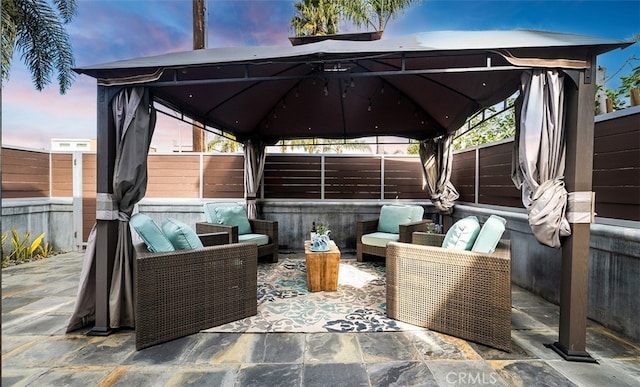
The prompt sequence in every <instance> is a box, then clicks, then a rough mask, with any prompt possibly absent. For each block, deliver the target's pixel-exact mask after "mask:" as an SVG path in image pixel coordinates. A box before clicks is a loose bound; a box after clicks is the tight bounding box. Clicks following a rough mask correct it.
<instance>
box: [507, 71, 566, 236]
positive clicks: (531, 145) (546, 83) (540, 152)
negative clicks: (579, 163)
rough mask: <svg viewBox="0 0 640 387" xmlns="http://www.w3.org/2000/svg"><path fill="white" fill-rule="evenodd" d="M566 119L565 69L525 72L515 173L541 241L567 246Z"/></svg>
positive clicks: (513, 175) (532, 225) (533, 229)
mask: <svg viewBox="0 0 640 387" xmlns="http://www.w3.org/2000/svg"><path fill="white" fill-rule="evenodd" d="M564 120H565V112H564V79H563V76H562V74H560V73H559V72H558V71H557V70H544V69H536V70H533V71H529V72H525V73H523V75H522V87H521V92H520V96H519V97H518V100H517V101H516V139H515V141H514V151H513V163H512V173H511V178H512V180H513V183H514V184H515V186H516V187H517V188H518V189H520V190H521V191H522V204H523V205H524V207H525V208H526V210H527V213H528V217H529V225H530V226H531V231H532V232H533V234H534V235H535V237H536V239H537V240H538V242H540V243H541V244H544V245H546V246H550V247H554V248H559V247H560V246H561V242H560V238H561V237H563V236H568V235H571V228H570V226H569V222H568V221H567V219H566V217H565V211H566V205H567V190H566V188H565V184H564V169H565V155H566V141H565V122H564Z"/></svg>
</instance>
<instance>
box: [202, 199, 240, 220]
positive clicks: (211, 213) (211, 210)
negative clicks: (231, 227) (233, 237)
mask: <svg viewBox="0 0 640 387" xmlns="http://www.w3.org/2000/svg"><path fill="white" fill-rule="evenodd" d="M235 206H242V204H240V203H238V202H211V203H205V204H204V205H203V206H202V209H203V212H204V218H205V219H206V221H207V223H215V224H220V222H219V220H218V216H217V215H216V208H218V207H235Z"/></svg>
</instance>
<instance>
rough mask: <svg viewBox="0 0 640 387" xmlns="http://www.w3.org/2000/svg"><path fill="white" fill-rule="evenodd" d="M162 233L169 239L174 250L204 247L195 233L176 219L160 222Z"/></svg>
mask: <svg viewBox="0 0 640 387" xmlns="http://www.w3.org/2000/svg"><path fill="white" fill-rule="evenodd" d="M162 232H163V233H164V235H166V237H167V238H169V241H171V244H172V245H173V247H174V248H175V249H176V250H193V249H201V248H203V247H204V246H203V245H202V241H201V240H200V238H198V235H197V234H196V232H195V231H193V229H192V228H191V227H189V226H187V225H186V224H184V223H182V222H180V221H178V220H176V219H173V218H167V219H165V220H164V222H162Z"/></svg>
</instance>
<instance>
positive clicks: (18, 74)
mask: <svg viewBox="0 0 640 387" xmlns="http://www.w3.org/2000/svg"><path fill="white" fill-rule="evenodd" d="M293 3H294V1H284V0H226V1H225V0H207V3H206V4H207V14H208V15H207V18H208V22H207V32H208V33H207V47H228V46H258V45H289V41H288V39H287V38H288V36H289V35H290V29H289V21H290V19H291V17H292V16H293V13H294V8H293ZM191 4H192V1H191V0H161V1H157V0H78V15H77V16H76V17H75V19H74V20H73V22H72V23H71V24H69V25H68V26H67V31H68V32H69V35H70V36H71V42H72V45H73V48H74V56H75V61H76V65H77V66H86V65H92V64H98V63H104V62H111V61H114V60H121V59H129V58H134V57H139V56H147V55H156V54H163V53H167V52H174V51H184V50H190V49H191V48H192V44H193V43H192V35H191V34H192V26H191V25H192V20H191V19H192V11H191ZM511 29H538V30H548V31H556V32H567V33H577V34H584V35H592V36H599V37H605V38H612V39H619V40H628V39H630V38H631V37H632V36H633V35H635V34H638V33H640V0H624V1H607V0H582V1H569V0H511V1H499V0H440V1H437V0H423V1H422V2H421V3H420V4H418V5H416V6H414V7H412V8H411V9H409V10H408V11H406V12H405V13H404V14H402V15H400V16H399V17H398V18H396V19H394V20H392V21H390V22H389V24H388V25H387V29H386V31H385V34H384V36H385V37H397V36H403V35H411V34H414V33H417V32H425V31H438V30H511ZM353 31H355V29H354V28H353V27H350V26H348V25H341V29H340V32H353ZM630 57H635V58H637V59H636V60H635V61H633V62H632V64H627V65H625V66H623V65H624V64H625V61H626V60H627V59H628V58H630ZM598 65H600V66H603V67H606V68H607V74H608V75H613V73H614V72H616V71H617V70H618V69H620V68H621V67H623V69H622V71H621V72H620V73H619V74H618V75H617V76H615V77H613V79H612V80H611V81H610V82H608V83H607V85H606V86H607V87H608V88H612V89H615V88H617V87H618V85H619V75H621V74H622V75H625V74H628V73H629V72H630V70H631V68H632V66H639V65H640V44H635V45H633V46H631V47H629V48H627V49H625V50H616V51H613V52H611V53H607V54H604V55H601V56H599V57H598ZM53 79H55V77H53ZM95 128H96V83H95V79H93V78H89V77H87V76H77V77H76V80H75V82H74V84H73V85H72V87H71V89H70V90H69V91H68V92H67V94H65V95H60V94H59V93H58V86H57V84H51V85H50V86H48V87H47V88H46V89H45V90H44V91H42V92H38V91H36V90H35V88H34V87H33V84H32V82H31V76H30V74H29V73H28V72H27V71H26V69H25V68H24V66H23V65H22V63H21V62H20V53H16V55H14V58H13V64H12V68H11V75H10V79H9V81H8V82H6V83H5V84H4V86H3V90H2V144H3V145H12V146H19V147H27V148H34V149H49V147H50V139H51V138H95V137H96V129H95ZM190 142H191V133H190V127H189V126H186V125H185V124H181V123H179V122H178V121H175V120H172V119H169V118H166V117H163V116H162V115H161V116H160V120H159V122H158V125H157V129H156V133H155V135H154V139H153V142H152V146H155V147H156V148H158V150H160V151H169V150H171V148H172V147H173V145H177V144H179V143H180V144H183V145H185V144H190Z"/></svg>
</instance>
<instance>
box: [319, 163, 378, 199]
mask: <svg viewBox="0 0 640 387" xmlns="http://www.w3.org/2000/svg"><path fill="white" fill-rule="evenodd" d="M324 166H325V167H324V168H325V178H324V187H325V188H324V190H325V192H324V198H325V199H380V195H381V193H380V159H378V158H370V157H330V156H325V157H324Z"/></svg>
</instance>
